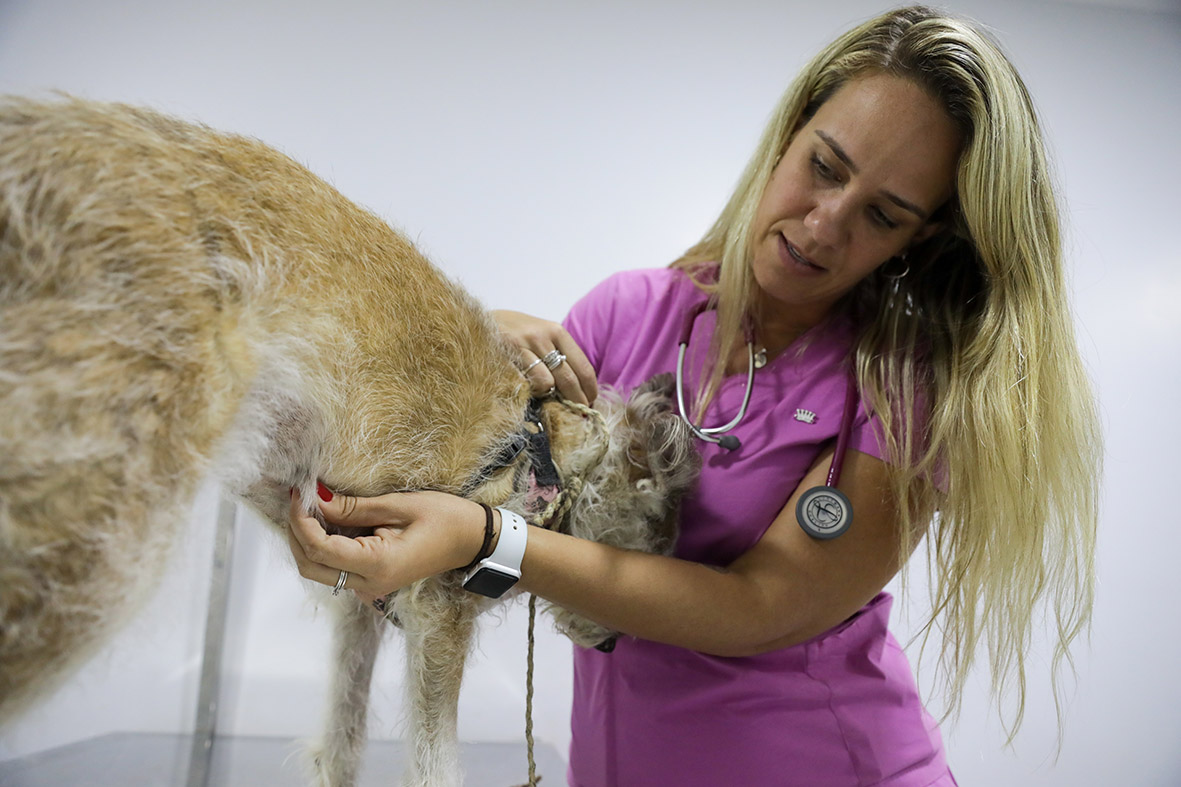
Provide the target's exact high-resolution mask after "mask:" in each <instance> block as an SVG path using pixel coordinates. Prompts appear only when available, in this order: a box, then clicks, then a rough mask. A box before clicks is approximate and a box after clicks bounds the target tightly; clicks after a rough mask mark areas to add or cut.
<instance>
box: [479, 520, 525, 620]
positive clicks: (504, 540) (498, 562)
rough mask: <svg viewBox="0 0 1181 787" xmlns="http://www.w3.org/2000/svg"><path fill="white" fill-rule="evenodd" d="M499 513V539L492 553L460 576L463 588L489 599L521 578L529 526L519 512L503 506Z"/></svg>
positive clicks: (501, 592) (495, 596)
mask: <svg viewBox="0 0 1181 787" xmlns="http://www.w3.org/2000/svg"><path fill="white" fill-rule="evenodd" d="M496 510H497V511H499V512H500V538H498V539H497V540H496V549H494V550H492V554H491V555H489V556H488V557H486V558H484V559H483V560H481V561H480V562H479V563H477V564H476V566H475V568H473V569H472V570H471V571H469V572H468V574H467V576H465V577H464V578H463V589H464V590H470V591H471V592H472V593H479V594H480V595H481V596H487V597H488V598H500V597H501V596H503V595H504V594H505V593H506V592H507V591H508V589H509V588H511V587H512V586H513V585H515V584H517V580H519V579H520V578H521V560H522V559H524V557H525V542H526V541H528V539H529V525H527V524H526V523H525V520H524V518H523V517H521V515H519V514H515V513H513V512H512V511H505V510H504V509H503V508H498V509H496Z"/></svg>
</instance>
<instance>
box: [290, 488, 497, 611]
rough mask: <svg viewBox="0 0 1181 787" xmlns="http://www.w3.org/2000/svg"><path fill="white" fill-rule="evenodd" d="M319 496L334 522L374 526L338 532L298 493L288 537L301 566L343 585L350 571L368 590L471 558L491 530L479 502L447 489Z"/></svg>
mask: <svg viewBox="0 0 1181 787" xmlns="http://www.w3.org/2000/svg"><path fill="white" fill-rule="evenodd" d="M319 504H320V510H321V512H322V513H324V514H325V519H326V520H327V521H329V522H331V523H333V524H337V525H343V526H347V527H360V528H373V530H372V533H371V534H369V535H362V536H359V537H356V538H350V537H348V536H343V535H336V534H330V533H328V532H326V531H325V530H324V528H323V527H322V526H321V525H320V522H319V521H318V520H317V519H316V518H315V517H314V516H311V515H309V514H308V513H307V512H306V511H305V510H304V509H303V506H302V503H301V502H300V500H299V499H298V497H296V496H295V495H292V501H291V509H290V511H289V516H288V519H289V524H290V527H289V528H288V539H289V543H290V545H291V552H292V555H293V556H294V557H295V561H296V564H297V565H298V566H299V573H300V575H301V576H303V577H305V578H307V579H311V580H313V581H315V582H319V583H321V584H324V585H329V586H333V587H335V585H336V583H337V580H338V579H339V578H340V572H341V571H347V572H349V574H350V576H349V577H348V579H347V581H346V583H345V585H344V587H345V588H346V589H348V590H354V591H357V593H358V595H361V597H362V598H367V597H381V596H385V595H388V594H390V593H392V592H394V591H395V590H398V589H400V588H403V587H405V586H406V585H409V584H410V583H412V582H416V581H418V580H420V579H424V578H426V577H429V576H433V575H435V574H438V573H440V572H443V571H447V570H449V569H453V568H456V567H457V566H460V565H463V564H464V563H466V562H467V560H468V559H469V558H468V553H469V552H470V553H471V554H473V555H474V554H475V553H476V551H477V550H478V546H479V543H480V539H481V533H482V531H483V527H482V525H481V523H482V520H483V516H484V515H483V511H482V510H481V509H480V507H479V506H477V505H476V504H475V503H473V502H471V501H470V500H465V499H463V498H461V497H456V496H454V495H448V494H444V493H442V492H403V493H394V494H389V495H382V496H380V497H373V498H350V497H348V496H345V495H332V499H331V500H324V495H323V494H322V495H321V499H320V502H319ZM420 525H421V526H420Z"/></svg>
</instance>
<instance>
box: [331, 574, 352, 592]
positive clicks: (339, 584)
mask: <svg viewBox="0 0 1181 787" xmlns="http://www.w3.org/2000/svg"><path fill="white" fill-rule="evenodd" d="M348 579H349V572H347V571H341V572H340V576H339V577H338V578H337V580H336V587H334V588H332V595H334V596H336V595H339V594H340V591H341V590H343V589H344V583H345V582H347V581H348Z"/></svg>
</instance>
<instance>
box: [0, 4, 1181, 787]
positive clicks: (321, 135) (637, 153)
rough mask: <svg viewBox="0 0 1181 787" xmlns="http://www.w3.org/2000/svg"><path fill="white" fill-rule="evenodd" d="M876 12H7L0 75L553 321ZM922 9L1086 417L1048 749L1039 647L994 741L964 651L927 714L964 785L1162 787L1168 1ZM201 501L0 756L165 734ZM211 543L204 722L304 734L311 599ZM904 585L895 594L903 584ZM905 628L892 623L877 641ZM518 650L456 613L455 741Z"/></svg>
mask: <svg viewBox="0 0 1181 787" xmlns="http://www.w3.org/2000/svg"><path fill="white" fill-rule="evenodd" d="M883 7H884V6H883V5H881V4H879V3H878V2H866V1H865V0H856V1H855V2H842V3H821V4H809V5H805V4H802V3H791V2H775V3H773V2H766V1H761V0H727V2H724V3H721V2H718V3H701V2H697V3H674V2H640V3H623V2H596V3H586V4H580V5H574V4H557V3H546V2H540V1H539V2H521V1H519V0H513V1H512V2H503V3H474V2H473V3H466V4H465V3H447V2H436V3H432V4H425V3H409V2H389V3H378V2H370V3H366V2H359V1H358V0H347V1H344V2H334V3H331V4H329V3H313V2H279V1H278V0H273V1H270V2H268V1H266V0H235V1H233V2H231V1H230V0H223V1H222V2H187V3H175V2H154V1H152V0H124V1H123V2H107V3H92V2H86V1H85V0H73V1H66V0H51V1H49V2H39V3H34V2H30V1H28V0H17V1H15V2H14V1H13V0H9V2H5V3H2V4H0V93H20V94H31V95H46V94H47V93H48V91H51V90H55V89H57V90H64V91H67V92H70V93H75V94H78V95H82V96H87V97H91V98H100V99H111V100H120V101H127V102H133V103H145V104H150V105H153V106H155V107H157V108H160V109H163V110H165V111H168V112H172V113H175V114H178V115H181V116H183V117H186V118H190V119H197V120H201V121H203V122H205V123H208V124H209V125H212V126H214V127H217V128H222V129H226V130H232V131H237V132H242V133H246V134H250V135H253V136H256V137H259V138H261V139H263V140H265V141H267V142H269V143H271V144H273V145H275V146H276V147H278V148H280V149H282V150H284V151H285V152H287V153H289V154H291V155H292V156H294V157H295V158H296V159H298V160H300V161H301V162H303V163H305V164H307V165H308V166H309V167H310V168H311V169H312V170H314V171H315V172H317V173H319V174H320V175H322V176H323V177H325V178H326V179H328V180H329V181H331V182H332V183H333V184H335V185H336V186H337V187H338V188H339V189H340V190H341V191H342V192H344V193H345V194H346V195H348V196H349V197H351V198H352V199H354V200H355V201H357V202H359V203H361V204H363V205H365V206H366V207H368V208H370V209H372V210H374V211H376V212H377V213H378V214H380V215H381V216H383V217H385V218H387V219H388V220H389V221H390V222H391V223H393V224H394V225H396V226H398V227H400V228H401V229H403V230H404V231H406V232H407V233H408V234H409V235H410V236H411V237H413V238H414V239H415V240H416V241H417V242H418V243H419V244H420V245H421V246H422V247H423V248H424V249H425V250H426V252H427V253H428V254H429V255H430V256H431V257H432V258H433V259H434V260H435V261H436V262H437V264H438V265H439V266H440V267H441V268H443V269H444V270H445V271H446V272H448V273H449V274H451V275H453V276H455V277H458V278H459V279H460V280H461V281H462V282H463V283H464V284H465V285H466V286H467V287H468V288H469V289H470V290H472V291H473V292H474V293H475V294H476V295H477V296H478V297H480V298H481V299H482V300H483V301H484V302H485V303H486V304H488V305H490V306H503V307H513V308H519V309H522V310H526V311H532V312H534V313H536V314H539V315H542V316H546V317H550V318H554V319H558V318H561V316H562V315H563V314H564V313H565V311H566V309H567V308H568V307H569V306H570V305H571V303H573V301H574V300H575V299H576V298H577V297H579V296H580V295H581V294H582V293H584V292H585V291H586V290H587V289H588V288H590V287H591V286H592V285H593V284H595V283H596V282H598V281H599V280H600V279H602V278H603V277H605V276H606V275H607V274H609V273H611V272H613V271H616V270H620V269H624V268H632V267H640V266H657V265H664V264H666V263H667V262H668V261H670V260H671V259H673V258H674V257H675V256H676V255H677V254H678V253H679V252H681V251H682V250H683V249H685V248H686V247H687V246H688V245H690V244H691V243H692V242H694V241H695V240H696V239H697V238H698V237H699V236H700V235H701V233H702V232H703V231H704V230H705V229H706V227H707V226H708V225H709V224H710V222H712V220H713V218H714V217H715V215H716V213H717V211H718V210H719V209H720V207H721V205H722V203H723V200H724V199H725V197H726V196H727V195H728V193H729V190H730V188H731V186H732V185H733V182H734V180H735V179H736V177H737V175H738V173H739V171H740V169H741V167H742V166H743V164H744V162H745V159H746V156H747V155H748V154H749V152H750V151H751V149H752V148H753V145H754V143H755V140H756V137H757V135H758V134H759V132H760V130H761V128H762V125H763V123H764V120H765V119H766V116H767V113H768V112H769V110H770V108H771V106H772V104H773V103H774V101H775V99H776V98H777V96H778V95H779V93H780V92H781V91H782V89H783V88H784V87H786V85H787V83H788V81H789V80H790V78H791V77H792V76H794V74H795V72H796V70H797V69H798V68H799V67H800V66H801V65H802V64H803V63H804V62H805V60H806V59H807V58H808V57H809V56H810V55H811V54H812V53H813V52H814V51H815V50H816V49H817V48H819V47H820V46H821V45H822V44H824V43H826V42H827V41H828V40H830V39H831V38H832V37H833V36H835V35H836V34H838V33H839V32H841V31H843V30H844V29H846V28H847V27H849V26H850V25H852V24H853V23H855V22H858V21H860V20H862V19H864V18H866V17H868V16H870V15H872V14H874V13H876V12H878V11H880V10H882V9H883ZM950 7H951V9H952V10H954V11H957V12H959V13H962V14H965V15H968V16H971V17H974V18H976V19H978V20H980V21H982V22H984V23H985V24H987V25H989V26H990V27H991V28H993V29H994V31H995V33H996V35H997V36H998V37H999V39H1000V41H1001V42H1002V44H1003V45H1004V46H1005V48H1006V49H1007V51H1008V52H1009V53H1010V55H1011V57H1012V59H1013V60H1014V61H1015V63H1016V64H1017V66H1018V67H1019V69H1020V70H1021V72H1022V74H1023V76H1024V77H1025V79H1026V81H1027V83H1028V85H1029V87H1030V89H1031V91H1032V93H1033V95H1034V97H1035V100H1036V101H1037V103H1038V105H1039V107H1040V110H1041V112H1042V114H1043V118H1044V123H1045V131H1046V134H1047V137H1048V140H1049V144H1050V148H1051V151H1052V154H1053V157H1054V160H1055V162H1056V170H1057V177H1058V179H1059V181H1060V183H1061V185H1062V187H1063V193H1064V195H1065V200H1066V218H1067V232H1068V236H1067V251H1068V259H1069V264H1070V270H1071V275H1070V286H1071V290H1072V298H1073V302H1074V304H1075V307H1076V315H1077V325H1078V329H1079V337H1080V342H1081V345H1082V350H1083V353H1084V355H1085V357H1086V360H1087V363H1088V366H1089V369H1090V371H1091V373H1092V375H1093V377H1094V380H1095V383H1096V386H1097V389H1098V391H1099V395H1100V398H1101V403H1102V418H1103V428H1104V430H1105V432H1106V436H1107V463H1106V474H1105V479H1104V489H1103V500H1104V505H1103V514H1102V523H1101V532H1100V540H1099V553H1098V567H1099V588H1098V599H1097V605H1096V609H1095V619H1094V629H1093V633H1092V637H1091V641H1090V643H1089V644H1088V643H1082V644H1081V645H1080V647H1079V648H1078V649H1077V651H1076V664H1077V667H1078V680H1077V682H1076V683H1075V684H1074V688H1073V689H1072V690H1071V691H1070V693H1069V705H1068V708H1067V722H1066V725H1065V728H1064V730H1063V733H1064V736H1065V740H1064V744H1063V747H1062V750H1061V755H1060V757H1059V758H1058V759H1057V761H1056V762H1055V760H1054V746H1055V736H1056V732H1057V730H1056V726H1055V720H1054V709H1053V703H1052V701H1051V697H1050V692H1049V682H1048V674H1047V673H1048V655H1049V648H1048V647H1047V646H1046V644H1045V640H1044V639H1042V638H1039V639H1038V640H1037V641H1035V643H1034V647H1033V650H1032V652H1031V653H1030V658H1029V666H1030V669H1031V674H1030V687H1031V698H1030V701H1029V706H1028V713H1027V719H1026V722H1025V726H1024V727H1023V729H1022V730H1021V733H1020V735H1019V736H1018V737H1017V739H1016V741H1015V743H1014V746H1013V747H1012V748H1011V749H1005V748H1004V747H1003V742H1004V736H1003V734H1002V732H1001V728H1000V725H999V724H998V723H997V721H996V716H995V713H994V712H993V711H992V710H991V709H990V702H989V699H988V694H987V674H986V672H985V671H984V670H983V669H981V670H978V671H977V675H976V680H974V682H973V683H972V685H971V686H970V687H969V690H968V693H967V694H966V696H965V698H964V712H963V715H962V717H961V719H960V721H959V723H958V724H955V725H952V724H948V725H947V726H946V727H945V730H944V734H945V738H946V739H947V742H948V747H949V754H950V759H951V762H952V764H953V767H954V769H955V772H956V775H957V778H958V779H959V781H960V783H961V784H963V785H968V786H974V785H999V784H1005V785H1070V786H1071V787H1076V786H1077V785H1117V784H1118V785H1162V786H1163V785H1177V784H1181V746H1178V741H1181V679H1179V678H1178V677H1177V672H1176V664H1177V655H1176V654H1177V652H1178V649H1179V647H1181V622H1179V620H1181V616H1179V615H1178V613H1177V610H1176V608H1175V606H1174V598H1175V596H1176V582H1177V571H1176V568H1175V566H1176V557H1175V556H1176V555H1177V554H1178V551H1179V549H1181V535H1179V529H1178V527H1177V516H1176V514H1175V511H1174V508H1173V505H1172V502H1173V501H1172V499H1171V498H1170V497H1169V495H1170V494H1171V493H1172V492H1173V490H1175V488H1176V485H1175V480H1174V474H1175V470H1176V467H1177V464H1176V461H1175V459H1174V458H1173V453H1172V451H1173V449H1174V447H1175V446H1176V445H1178V444H1179V443H1181V429H1179V428H1178V425H1177V420H1176V416H1175V412H1176V406H1175V403H1176V393H1175V391H1176V389H1177V387H1178V385H1179V384H1181V374H1179V370H1181V316H1179V314H1181V310H1179V309H1178V306H1177V304H1178V303H1179V302H1181V266H1179V265H1178V262H1179V261H1181V260H1179V258H1178V254H1177V251H1176V243H1175V228H1176V226H1177V224H1178V221H1179V220H1181V215H1179V209H1181V200H1179V199H1178V196H1177V195H1178V188H1179V185H1181V156H1179V155H1178V152H1177V144H1176V143H1177V135H1178V128H1179V127H1181V91H1179V89H1178V87H1177V76H1178V74H1181V8H1179V7H1178V6H1177V5H1176V3H1175V0H1137V1H1136V2H1133V3H1131V4H1130V5H1128V4H1124V5H1123V7H1122V8H1115V7H1112V6H1111V5H1108V4H1104V3H1101V2H1096V3H1094V4H1088V3H1082V2H1071V3H1066V2H1007V1H1002V0H996V1H994V2H989V0H961V1H959V2H953V3H951V4H950ZM215 510H216V490H214V489H207V490H206V491H205V492H204V493H203V494H202V496H201V497H200V499H199V500H198V501H197V503H196V505H195V508H194V514H193V520H194V527H193V528H192V533H191V534H190V535H189V536H188V537H187V539H186V540H185V542H184V543H183V544H181V545H179V550H178V551H179V553H180V554H179V555H178V558H177V560H176V561H175V563H174V567H173V569H172V570H171V571H170V573H169V577H168V580H167V582H166V584H165V586H164V587H163V588H161V590H160V592H159V593H158V594H156V595H155V596H154V597H153V598H152V599H150V600H149V602H148V605H147V607H146V609H145V611H144V613H143V614H142V615H141V616H140V617H138V618H137V619H136V620H134V621H133V622H132V623H131V625H130V627H129V628H128V629H127V630H126V631H125V632H124V634H123V635H122V636H121V637H120V638H119V639H118V640H117V641H116V642H114V643H113V644H112V645H111V646H110V647H109V648H107V649H105V650H104V651H103V652H102V653H100V654H99V655H98V657H97V658H96V659H95V660H94V661H93V662H92V663H91V664H90V665H88V666H87V667H86V668H85V669H84V670H83V672H82V673H80V674H79V675H78V676H77V677H76V678H75V679H73V680H72V681H71V683H70V685H69V686H67V687H66V688H65V689H64V690H63V691H62V692H60V693H59V694H58V695H56V696H55V697H54V698H52V699H51V700H50V701H49V702H48V703H47V704H46V705H44V706H42V707H41V708H39V709H38V710H36V711H34V712H33V713H32V714H31V715H29V716H28V717H27V718H26V719H25V720H24V721H23V722H21V723H20V724H17V725H16V726H15V727H13V728H10V729H9V730H7V731H5V733H4V734H3V735H2V736H0V759H2V758H7V757H14V756H19V755H22V754H26V753H29V752H32V751H36V750H40V749H44V748H47V747H50V746H55V745H59V744H62V743H65V742H68V741H72V740H77V739H80V738H86V737H90V736H93V735H97V734H101V733H104V732H107V731H112V730H131V731H178V730H179V731H183V730H187V729H191V727H192V719H193V716H194V713H195V709H194V706H195V703H196V700H195V698H196V681H197V676H198V674H199V669H200V654H201V638H202V631H203V626H204V610H205V594H206V592H207V590H208V581H209V580H208V572H209V567H210V562H211V557H210V555H211V543H212V542H211V536H210V534H211V530H212V527H213V523H214V513H215ZM238 534H239V540H238V551H237V554H236V555H235V558H234V566H233V579H232V583H233V584H232V588H231V590H232V596H233V606H232V609H231V626H232V628H231V632H230V636H229V640H228V642H227V650H226V657H227V667H226V674H225V678H224V680H225V683H224V685H223V692H222V712H221V717H220V723H221V732H223V733H227V734H256V735H282V736H305V735H310V734H313V733H314V732H315V730H316V728H317V725H318V722H319V716H320V711H321V708H322V697H323V694H324V692H325V689H326V676H327V672H328V669H329V665H328V664H327V660H328V642H327V639H328V637H327V625H326V621H325V616H323V615H319V616H317V614H316V610H315V607H314V605H313V604H312V603H311V602H309V601H307V600H306V595H305V593H304V591H303V589H302V588H301V586H300V583H299V582H298V581H297V578H296V576H295V574H294V572H293V571H292V570H291V569H290V567H289V565H288V563H289V561H288V558H287V556H286V550H285V548H284V547H283V546H282V544H281V543H279V542H278V541H277V540H275V539H274V538H272V537H270V536H267V535H265V534H263V533H262V528H261V527H259V526H258V523H257V522H255V521H253V520H252V519H250V518H249V517H244V518H243V519H241V520H240V522H239V528H238ZM916 569H917V570H916V571H915V572H914V575H915V577H916V580H918V579H921V575H922V574H923V571H922V565H921V563H919V564H917V565H916ZM914 590H915V591H916V592H915V603H914V605H913V606H914V607H915V609H916V610H921V609H922V606H921V603H920V602H921V600H922V598H921V594H922V590H923V586H922V584H921V581H916V582H915V585H914ZM900 606H901V605H900ZM918 619H919V618H918V616H917V614H912V616H911V617H910V618H909V619H908V618H907V617H906V615H904V614H903V615H896V622H895V629H896V633H897V634H898V636H899V639H901V640H903V641H904V642H905V641H906V640H907V639H908V635H909V634H910V633H911V632H913V630H914V628H915V624H916V623H917V621H918ZM538 649H539V654H538V658H539V666H538V680H537V683H538V689H537V691H538V699H537V709H536V725H537V730H538V736H539V738H540V739H541V740H543V741H545V742H548V743H551V744H553V745H555V746H556V747H557V748H558V749H559V750H561V751H564V750H565V746H566V744H567V742H568V732H567V724H566V717H567V714H568V711H569V693H570V675H569V669H570V666H569V648H568V646H567V645H566V644H565V642H564V641H563V640H561V639H560V638H558V637H557V636H556V635H554V634H553V633H552V632H551V631H550V630H549V627H548V624H546V623H544V622H543V624H542V626H541V627H540V640H539V645H538ZM398 651H399V648H398V647H397V641H396V638H394V639H393V640H392V646H391V647H390V648H388V652H387V654H386V655H385V656H384V657H383V663H382V665H381V667H380V674H379V678H378V681H377V687H376V691H375V707H376V710H377V718H376V719H375V720H374V723H373V724H372V735H373V736H374V737H377V738H381V737H397V735H398V724H399V713H398V696H399V691H400V689H399V685H400V670H401V667H400V658H399V654H398ZM524 652H525V631H524V615H523V607H522V605H518V606H516V607H514V608H513V609H511V610H509V611H508V612H507V613H506V614H504V615H501V616H499V617H495V616H494V617H492V618H489V619H488V620H486V621H485V625H484V631H483V634H482V637H481V640H480V648H479V650H478V652H477V653H476V654H475V656H474V658H473V661H472V666H471V669H470V671H469V673H468V677H467V680H466V683H465V688H464V695H463V700H462V706H461V709H460V716H461V722H460V732H461V735H462V737H463V738H464V739H466V740H473V741H474V740H479V741H504V740H520V739H521V737H522V735H523V719H522V715H523V709H524V674H525V661H524ZM911 652H912V659H913V658H915V657H917V651H911ZM930 666H931V665H930V664H929V663H928V664H925V665H924V669H922V670H920V677H921V678H929V675H930ZM924 683H925V681H924ZM931 707H932V710H933V711H935V712H936V713H937V714H938V713H939V710H940V708H941V705H940V703H939V701H938V699H937V698H935V699H934V700H933V701H932V702H931ZM549 779H550V780H554V781H560V780H561V779H562V776H561V775H560V774H551V775H549Z"/></svg>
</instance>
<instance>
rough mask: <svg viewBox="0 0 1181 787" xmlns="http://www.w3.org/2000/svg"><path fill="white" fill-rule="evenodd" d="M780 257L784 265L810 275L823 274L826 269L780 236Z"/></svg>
mask: <svg viewBox="0 0 1181 787" xmlns="http://www.w3.org/2000/svg"><path fill="white" fill-rule="evenodd" d="M779 257H780V259H781V260H782V261H783V264H784V265H786V266H787V267H789V268H794V269H795V270H798V271H805V272H808V273H823V272H824V268H821V267H820V266H819V265H817V264H816V263H814V262H812V260H810V259H808V258H807V257H805V256H804V255H803V254H801V253H800V250H799V249H797V248H796V247H795V246H794V245H792V243H791V242H790V241H788V239H787V238H786V237H784V236H783V235H780V236H779Z"/></svg>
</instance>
